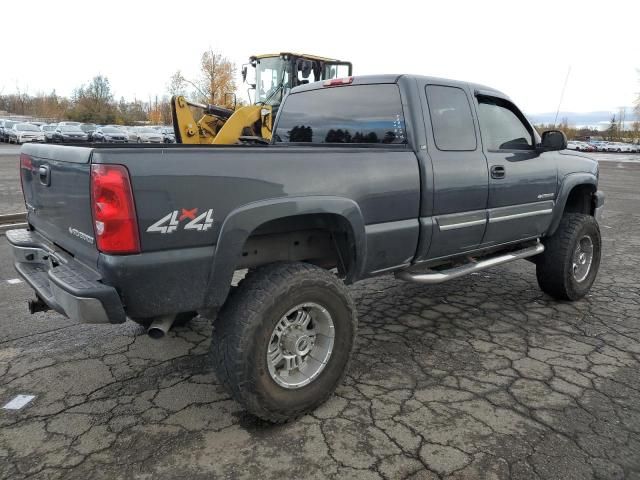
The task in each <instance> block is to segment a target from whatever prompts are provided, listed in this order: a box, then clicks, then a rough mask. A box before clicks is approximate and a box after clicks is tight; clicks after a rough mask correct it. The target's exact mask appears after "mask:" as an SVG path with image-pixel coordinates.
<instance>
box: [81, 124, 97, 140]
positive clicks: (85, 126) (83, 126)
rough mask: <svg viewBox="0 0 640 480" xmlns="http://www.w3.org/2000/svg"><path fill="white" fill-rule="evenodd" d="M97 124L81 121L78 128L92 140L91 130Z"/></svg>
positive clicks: (93, 130) (93, 129)
mask: <svg viewBox="0 0 640 480" xmlns="http://www.w3.org/2000/svg"><path fill="white" fill-rule="evenodd" d="M96 128H97V125H96V124H95V123H83V124H81V125H80V129H81V130H82V131H83V132H84V133H86V134H87V139H88V140H89V141H90V142H91V141H92V140H93V132H95V131H96Z"/></svg>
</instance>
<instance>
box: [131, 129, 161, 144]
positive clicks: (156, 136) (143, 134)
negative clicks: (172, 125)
mask: <svg viewBox="0 0 640 480" xmlns="http://www.w3.org/2000/svg"><path fill="white" fill-rule="evenodd" d="M135 131H136V135H137V138H136V141H137V142H138V143H162V142H163V141H164V139H163V138H162V133H160V132H158V131H157V130H154V129H153V128H151V127H136V130H135Z"/></svg>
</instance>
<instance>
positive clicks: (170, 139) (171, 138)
mask: <svg viewBox="0 0 640 480" xmlns="http://www.w3.org/2000/svg"><path fill="white" fill-rule="evenodd" d="M160 133H161V134H162V140H163V141H164V143H176V133H175V132H174V131H173V127H162V128H161V129H160Z"/></svg>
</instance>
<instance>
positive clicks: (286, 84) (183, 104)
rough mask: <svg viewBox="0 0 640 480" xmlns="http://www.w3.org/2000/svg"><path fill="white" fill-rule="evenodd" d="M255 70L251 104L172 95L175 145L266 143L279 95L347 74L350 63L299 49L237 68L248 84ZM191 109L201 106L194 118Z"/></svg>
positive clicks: (279, 100) (278, 104) (250, 86)
mask: <svg viewBox="0 0 640 480" xmlns="http://www.w3.org/2000/svg"><path fill="white" fill-rule="evenodd" d="M249 67H251V68H253V69H254V70H255V75H254V77H253V78H255V83H249V88H250V89H252V90H254V99H253V103H252V104H251V105H246V106H242V107H239V108H237V109H228V108H223V107H219V106H216V105H204V104H200V103H195V102H191V101H189V100H187V99H186V98H185V97H183V96H174V97H172V98H171V114H172V117H173V129H174V131H175V135H176V142H177V143H186V144H205V145H230V144H236V143H268V142H269V141H270V140H271V133H272V132H271V127H272V125H273V119H274V118H275V115H276V113H277V110H278V107H279V106H280V104H281V103H282V99H283V98H284V96H285V95H286V94H287V92H288V91H289V90H291V89H292V88H293V87H296V86H298V85H303V84H306V83H311V82H317V81H320V80H330V79H334V78H342V77H348V76H351V73H352V65H351V63H350V62H342V61H340V60H335V59H332V58H325V57H318V56H316V55H306V54H298V53H289V52H283V53H273V54H267V55H256V56H253V57H250V58H249V63H248V64H246V65H243V67H242V79H243V81H244V82H245V83H246V82H247V72H248V68H249ZM191 107H194V108H196V109H198V110H202V117H201V118H200V119H199V120H195V118H194V116H193V113H192V109H191Z"/></svg>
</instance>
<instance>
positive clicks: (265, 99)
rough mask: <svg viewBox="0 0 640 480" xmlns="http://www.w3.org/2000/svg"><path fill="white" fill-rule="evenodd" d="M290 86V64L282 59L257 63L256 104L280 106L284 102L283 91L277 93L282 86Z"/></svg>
mask: <svg viewBox="0 0 640 480" xmlns="http://www.w3.org/2000/svg"><path fill="white" fill-rule="evenodd" d="M288 84H289V71H288V64H287V63H286V62H285V61H284V60H282V59H281V58H280V57H269V58H261V59H259V60H257V61H256V103H260V102H262V103H267V104H269V105H279V104H280V103H281V102H282V96H283V95H282V94H283V89H280V91H278V93H277V94H276V93H275V92H276V91H277V90H278V88H279V87H280V86H281V85H285V86H286V85H288Z"/></svg>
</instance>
